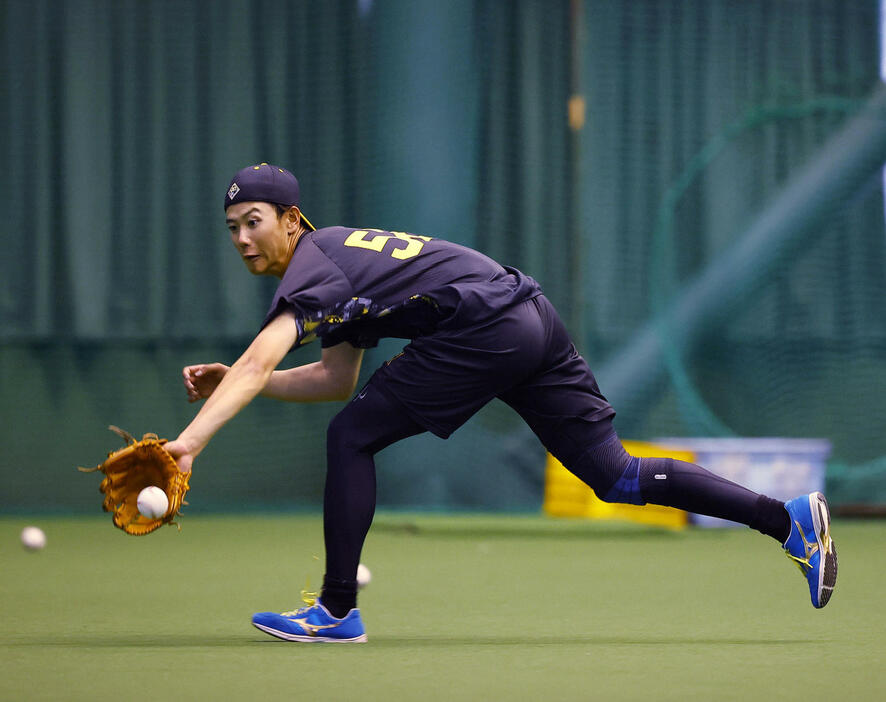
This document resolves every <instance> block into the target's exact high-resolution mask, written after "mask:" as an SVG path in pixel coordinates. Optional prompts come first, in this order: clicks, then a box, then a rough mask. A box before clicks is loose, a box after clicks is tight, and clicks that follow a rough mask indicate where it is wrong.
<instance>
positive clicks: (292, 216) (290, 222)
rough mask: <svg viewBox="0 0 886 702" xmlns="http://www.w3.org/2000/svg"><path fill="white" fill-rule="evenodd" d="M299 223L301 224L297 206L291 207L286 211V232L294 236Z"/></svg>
mask: <svg viewBox="0 0 886 702" xmlns="http://www.w3.org/2000/svg"><path fill="white" fill-rule="evenodd" d="M299 222H301V212H300V211H299V209H298V206H297V205H293V206H292V207H290V208H289V209H288V210H287V211H286V232H287V233H288V234H295V233H296V232H297V231H298V224H299Z"/></svg>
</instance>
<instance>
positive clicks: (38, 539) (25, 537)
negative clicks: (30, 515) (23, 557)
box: [22, 526, 46, 551]
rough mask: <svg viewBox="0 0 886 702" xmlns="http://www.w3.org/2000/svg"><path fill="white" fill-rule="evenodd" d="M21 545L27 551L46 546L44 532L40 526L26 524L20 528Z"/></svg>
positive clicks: (37, 549)
mask: <svg viewBox="0 0 886 702" xmlns="http://www.w3.org/2000/svg"><path fill="white" fill-rule="evenodd" d="M22 546H24V547H25V548H26V549H28V550H29V551H39V550H40V549H41V548H43V547H44V546H46V534H44V533H43V530H42V529H41V528H40V527H35V526H26V527H25V528H24V529H22Z"/></svg>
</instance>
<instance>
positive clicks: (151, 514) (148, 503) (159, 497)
mask: <svg viewBox="0 0 886 702" xmlns="http://www.w3.org/2000/svg"><path fill="white" fill-rule="evenodd" d="M137 504H138V511H139V512H140V513H141V514H142V516H145V517H147V518H148V519H159V518H160V517H162V516H163V515H164V514H166V510H168V509H169V498H168V497H166V493H165V492H163V491H162V490H161V489H160V488H158V487H157V486H156V485H151V486H150V487H146V488H145V489H144V490H142V491H141V492H140V493H138V501H137Z"/></svg>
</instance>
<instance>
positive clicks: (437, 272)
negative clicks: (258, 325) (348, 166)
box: [263, 227, 541, 348]
mask: <svg viewBox="0 0 886 702" xmlns="http://www.w3.org/2000/svg"><path fill="white" fill-rule="evenodd" d="M540 294H541V290H540V289H539V287H538V284H537V283H536V282H535V281H534V280H533V279H532V278H530V277H529V276H526V275H523V274H522V273H521V272H520V271H518V270H516V269H515V268H509V267H506V266H502V265H500V264H498V263H496V262H495V261H493V260H492V259H491V258H489V257H488V256H484V255H483V254H481V253H479V252H477V251H474V250H473V249H469V248H467V247H465V246H460V245H458V244H453V243H451V242H448V241H444V240H442V239H435V238H431V237H428V236H418V235H416V234H406V233H403V232H388V231H382V230H380V229H349V228H347V227H328V228H325V229H319V230H317V231H315V232H307V233H305V234H304V235H303V236H302V238H301V240H300V241H299V242H298V245H297V246H296V248H295V253H294V254H293V257H292V260H291V261H290V263H289V267H288V268H287V269H286V273H285V274H284V275H283V279H282V281H281V282H280V285H279V286H278V288H277V292H276V293H275V294H274V300H273V302H272V303H271V307H270V310H269V311H268V314H267V316H266V317H265V321H264V324H263V326H264V325H265V324H267V323H268V322H270V321H271V320H272V319H273V318H274V317H275V316H276V315H278V314H279V313H280V312H281V311H283V310H284V309H292V310H293V311H294V312H295V316H296V319H297V322H298V326H299V335H298V341H297V345H302V344H305V343H308V342H309V341H313V340H314V339H315V338H318V337H319V338H320V339H321V341H322V344H323V346H324V347H326V346H334V345H335V344H338V343H341V342H343V341H347V342H349V343H351V344H352V345H353V346H355V347H358V348H368V347H371V346H375V345H376V344H377V343H378V340H379V339H381V338H385V337H397V338H403V339H416V338H419V337H422V336H427V335H428V334H431V333H433V332H435V331H437V330H443V329H446V330H452V329H459V328H462V327H468V326H471V325H474V324H477V323H478V322H482V321H484V320H486V319H490V318H492V317H494V316H495V315H496V314H497V313H498V312H501V311H502V310H505V309H508V308H510V307H512V306H514V305H516V304H518V303H520V302H523V301H525V300H528V299H530V298H532V297H535V296H537V295H540Z"/></svg>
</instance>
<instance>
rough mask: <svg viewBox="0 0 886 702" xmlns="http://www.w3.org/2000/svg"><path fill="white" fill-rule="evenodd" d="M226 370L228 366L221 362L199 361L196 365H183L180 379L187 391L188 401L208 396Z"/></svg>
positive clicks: (203, 398) (195, 400)
mask: <svg viewBox="0 0 886 702" xmlns="http://www.w3.org/2000/svg"><path fill="white" fill-rule="evenodd" d="M227 372H228V366H226V365H224V364H222V363H199V364H197V365H196V366H185V368H184V369H183V370H182V380H183V381H184V384H185V390H186V391H187V393H188V402H197V401H198V400H205V399H206V398H207V397H209V396H210V395H211V394H212V393H213V392H214V391H215V389H216V388H217V387H218V384H219V383H220V382H221V380H222V378H224V377H225V373H227Z"/></svg>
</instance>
